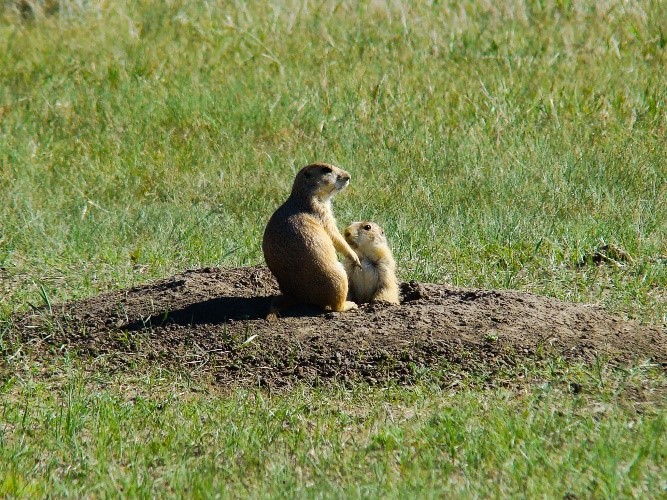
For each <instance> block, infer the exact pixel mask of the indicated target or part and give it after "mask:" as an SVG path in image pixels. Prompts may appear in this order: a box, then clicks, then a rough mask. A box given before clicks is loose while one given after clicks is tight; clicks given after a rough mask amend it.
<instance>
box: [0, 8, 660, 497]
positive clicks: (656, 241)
mask: <svg viewBox="0 0 667 500" xmlns="http://www.w3.org/2000/svg"><path fill="white" fill-rule="evenodd" d="M18 3H19V2H13V1H7V0H5V1H4V2H2V3H0V74H2V78H0V199H1V200H2V201H3V203H1V204H0V320H3V321H5V320H8V319H9V318H10V317H11V316H12V315H13V314H16V313H19V312H22V311H25V310H27V309H28V308H29V307H30V305H31V304H33V305H43V304H56V303H59V302H62V301H65V300H70V299H76V298H81V297H86V296H91V295H95V294H97V293H99V292H101V291H104V290H109V289H117V288H122V287H127V286H131V285H134V284H137V283H140V282H145V281H148V280H150V279H153V278H156V277H163V276H167V275H170V274H171V273H174V272H176V271H180V270H183V269H184V268H189V267H201V266H208V265H216V266H217V265H224V266H239V265H249V264H256V263H261V262H262V255H261V249H260V245H259V242H260V238H261V234H262V231H263V226H264V223H265V221H266V220H267V219H268V217H269V216H270V214H271V212H272V211H273V210H274V209H275V207H276V206H277V205H278V204H279V203H280V202H281V200H283V199H284V197H285V196H286V193H287V191H288V189H289V187H290V184H291V181H292V178H293V175H294V173H295V171H296V170H297V169H298V168H300V167H301V166H303V165H305V164H306V163H308V162H311V161H314V160H325V161H330V162H333V163H336V164H339V165H341V166H343V167H344V168H346V169H347V170H349V171H350V172H351V173H352V185H351V188H350V189H349V190H348V191H347V192H346V193H345V194H343V195H341V196H340V197H339V198H338V199H337V200H336V202H335V210H336V214H337V217H338V220H339V224H340V225H343V224H345V223H346V222H348V221H351V220H359V219H360V218H367V219H371V220H375V221H377V222H378V223H380V224H381V225H383V226H384V227H385V229H386V231H387V233H388V235H389V237H390V242H391V244H392V247H393V249H394V253H395V255H396V259H397V261H398V263H399V273H400V277H401V278H403V279H417V280H420V281H436V282H446V283H451V284H454V285H459V286H469V287H486V288H513V289H519V290H526V291H531V292H535V293H540V294H545V295H550V296H554V297H557V298H560V299H564V300H568V301H579V302H592V303H598V304H601V305H603V306H604V307H606V308H607V309H608V310H610V311H613V312H615V313H619V314H622V315H627V316H630V317H634V318H637V319H639V320H641V321H645V322H650V323H658V324H666V323H667V305H666V304H667V296H666V295H665V290H666V289H667V246H666V245H667V243H666V242H667V203H666V201H665V200H667V164H666V163H665V158H666V157H667V141H665V135H666V130H667V108H666V107H665V106H666V102H667V90H666V89H667V74H666V73H665V71H664V70H663V69H664V67H665V64H666V63H667V48H666V46H667V32H666V31H665V26H667V10H666V9H664V5H663V3H662V2H659V1H655V2H633V1H631V2H620V1H616V0H611V1H608V2H592V1H583V0H582V1H545V2H522V1H521V2H520V1H511V2H506V3H502V4H500V5H499V6H495V5H494V4H493V3H492V2H483V1H473V0H468V1H464V2H448V1H445V2H423V3H418V5H413V3H409V2H402V1H400V0H399V1H387V2H381V1H370V0H369V1H363V2H349V1H346V0H343V1H336V2H334V1H332V2H313V1H308V0H303V1H288V0H283V1H277V0H276V1H271V2H268V3H265V2H243V1H236V2H223V3H216V2H187V1H183V0H181V1H178V0H170V1H168V2H141V1H126V2H101V1H91V2H79V1H67V0H60V1H58V2H47V3H49V4H50V5H56V6H59V9H58V10H56V11H54V12H52V11H51V10H49V9H46V10H47V11H48V12H46V11H45V12H42V11H40V9H36V12H35V13H34V14H30V13H29V12H26V14H25V15H21V14H20V13H19V12H18V11H17V9H15V5H17V4H18ZM32 3H33V4H34V5H39V4H40V2H32ZM603 243H612V244H614V245H617V246H619V247H621V248H622V249H624V250H625V251H627V252H628V253H629V254H630V255H631V256H632V259H633V260H632V262H627V263H624V264H623V265H622V266H619V267H616V266H595V265H589V264H586V265H583V266H580V265H579V263H580V262H582V261H583V260H585V257H586V256H589V255H591V254H592V253H593V252H594V251H595V250H596V249H597V248H598V247H599V246H600V245H602V244H603ZM3 353H5V350H4V349H3ZM10 358H11V356H8V355H7V354H6V353H5V354H4V358H3V363H4V364H5V366H6V368H7V369H6V370H3V371H4V372H5V374H6V375H5V376H3V380H4V382H3V383H4V388H3V389H2V390H3V401H5V402H4V403H3V404H4V407H3V416H2V417H1V418H0V426H2V427H1V429H2V431H0V432H1V434H0V436H2V437H1V438H0V439H1V441H0V458H2V460H0V463H1V464H2V465H1V466H0V471H1V472H2V476H0V491H2V494H3V495H20V496H32V495H33V494H36V495H40V494H41V495H45V494H47V493H48V492H50V491H53V492H54V493H55V494H56V495H58V496H65V495H76V496H78V495H81V494H85V493H87V494H90V495H100V496H101V495H103V494H106V493H108V494H113V493H114V492H116V491H118V490H119V489H120V490H121V491H123V492H124V493H126V494H127V495H128V496H148V495H156V496H158V495H161V494H164V493H167V494H169V493H171V494H177V493H178V492H186V491H187V492H190V493H192V494H201V495H203V496H208V495H210V494H211V492H212V491H214V490H219V489H222V488H225V487H226V486H228V487H229V488H230V490H229V492H237V494H239V495H240V494H243V493H244V492H245V494H247V493H252V494H254V495H258V496H262V495H264V494H268V495H270V494H281V493H283V492H285V493H286V494H288V495H289V494H292V493H297V494H303V495H304V496H317V495H324V496H342V495H347V494H350V495H352V496H366V495H368V496H379V495H396V496H399V495H404V496H407V495H408V494H409V493H415V492H417V493H421V494H422V495H423V496H436V495H438V496H440V495H443V494H448V493H456V494H461V495H464V496H489V495H513V496H564V495H568V494H570V495H575V496H586V497H588V496H600V497H614V496H635V495H636V496H642V495H646V496H656V495H659V494H664V491H665V487H666V486H665V484H664V479H660V478H664V477H665V470H664V466H662V465H661V464H663V463H664V462H665V449H666V447H667V446H666V443H665V417H664V410H662V409H660V408H662V407H658V408H657V409H655V410H650V411H648V412H646V413H638V412H637V408H636V407H635V405H634V404H633V403H632V399H631V398H630V399H628V397H627V395H624V394H623V393H619V394H618V395H616V396H614V397H611V396H609V393H608V387H610V386H611V387H613V386H616V385H617V382H618V377H621V375H619V374H618V373H616V372H605V373H604V374H603V376H601V378H600V380H601V381H602V385H601V386H600V387H596V388H594V390H592V393H591V394H592V395H591V396H589V397H579V396H576V395H572V394H570V393H569V392H568V391H565V390H555V389H553V390H552V389H551V388H547V389H543V388H541V386H540V384H537V385H536V384H533V383H529V384H527V385H526V387H525V389H524V390H525V393H524V392H520V393H517V392H512V391H509V392H507V391H506V390H505V389H503V388H502V387H496V388H492V389H488V390H481V389H480V388H478V387H470V388H465V389H461V390H457V391H454V392H451V393H450V392H447V391H442V390H438V389H434V388H432V387H430V386H428V385H425V386H423V387H421V386H420V387H416V388H414V389H398V388H395V389H388V390H384V391H383V390H380V389H364V388H359V389H355V390H351V392H350V391H348V390H343V389H340V390H334V389H331V390H330V391H328V392H327V391H326V390H324V391H323V392H320V391H317V390H307V389H303V391H306V393H300V392H299V391H298V390H296V391H295V392H294V393H291V394H285V395H282V396H266V395H262V394H260V393H253V392H251V393H234V394H232V395H219V394H215V393H207V392H203V393H199V392H196V391H195V390H194V389H196V388H193V387H191V386H189V385H187V384H185V386H182V385H178V386H174V387H172V386H169V384H168V383H165V382H163V381H158V382H156V381H154V380H142V379H136V380H135V379H127V380H118V381H115V382H113V381H112V382H104V383H102V384H98V385H96V386H95V387H96V389H95V390H94V391H89V390H88V385H87V384H90V383H91V382H90V381H87V380H82V379H81V377H82V376H83V375H82V374H81V372H79V371H78V369H77V368H72V369H71V370H70V371H68V368H67V367H64V366H57V367H52V368H48V367H47V368H45V369H46V370H47V371H48V372H49V373H51V372H53V373H60V374H61V375H62V374H63V373H69V375H67V376H66V377H67V380H66V383H64V384H63V383H61V382H56V381H53V380H50V379H48V378H44V376H43V374H40V373H39V372H38V371H36V368H35V367H36V366H39V360H32V361H31V362H30V363H28V367H27V370H26V371H22V372H20V373H23V375H21V374H20V373H19V372H16V373H14V372H13V366H14V365H13V363H14V361H13V360H12V359H10ZM75 365H76V363H75ZM573 369H574V368H573ZM531 370H532V369H531ZM529 371H530V370H529ZM531 373H532V372H531ZM62 376H65V375H62ZM128 377H129V376H128ZM544 377H545V379H546V381H547V382H546V383H547V386H548V387H550V384H552V383H555V382H554V380H557V377H555V378H554V375H549V374H546V375H544ZM573 377H574V379H575V380H579V378H577V377H581V376H580V375H577V376H574V375H573ZM636 377H637V378H638V380H639V382H637V384H639V385H641V384H642V383H644V384H648V385H651V384H658V385H660V384H663V383H664V380H663V379H662V378H660V377H661V375H650V374H648V373H645V372H644V371H640V372H639V373H638V374H637V375H636ZM656 377H657V378H656ZM580 382H581V380H579V382H577V383H580ZM165 384H166V385H165ZM107 385H108V387H107ZM133 391H138V392H139V393H141V394H142V395H141V397H137V398H134V399H133V398H132V397H131V396H130V393H132V392H133ZM656 394H658V395H659V394H662V393H661V392H659V391H658V392H656ZM517 396H519V397H517ZM161 398H162V399H161ZM590 398H592V399H593V400H600V401H602V402H603V403H604V404H603V406H602V408H604V411H599V412H598V411H597V410H596V411H594V410H593V409H594V408H597V407H596V406H595V404H593V403H591V401H590V400H589V399H590ZM591 404H593V406H591ZM395 415H398V416H397V417H394V416H395ZM392 419H393V420H392ZM191 471H196V472H197V474H194V475H192V474H189V473H190V472H191ZM283 481H284V482H283ZM661 481H662V482H661ZM54 488H55V489H54ZM264 488H265V489H264ZM230 494H231V493H230Z"/></svg>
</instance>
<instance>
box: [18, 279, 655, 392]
mask: <svg viewBox="0 0 667 500" xmlns="http://www.w3.org/2000/svg"><path fill="white" fill-rule="evenodd" d="M277 294H278V287H277V285H276V282H275V280H274V279H273V276H272V275H271V273H270V272H269V271H268V269H266V268H264V267H250V268H239V269H216V268H206V269H200V270H191V271H186V272H184V273H182V274H178V275H175V276H173V277H171V278H169V279H165V280H161V281H157V282H154V283H151V284H148V285H145V286H140V287H135V288H131V289H128V290H122V291H118V292H113V293H108V294H104V295H100V296H97V297H93V298H90V299H86V300H82V301H77V302H71V303H67V304H64V305H61V306H53V307H52V309H51V311H47V310H45V309H40V310H35V311H33V312H32V313H30V314H28V315H25V316H22V317H20V318H17V319H16V320H15V327H16V328H15V330H14V331H15V332H16V334H17V336H18V341H20V342H21V344H22V345H30V346H31V347H32V348H33V349H37V350H41V351H43V352H44V353H45V354H46V353H50V354H51V355H53V354H55V355H61V354H62V353H63V352H76V353H77V355H78V356H80V357H83V359H84V360H86V359H88V360H89V361H90V366H91V367H95V366H104V367H106V368H109V369H112V370H116V369H117V370H133V369H136V367H137V366H163V367H165V368H168V369H175V370H181V369H182V370H186V371H187V372H188V373H190V374H192V375H194V376H205V377H207V378H212V379H213V380H214V381H215V382H217V383H219V384H226V385H229V386H230V387H231V386H236V385H253V386H257V385H260V386H266V387H270V388H273V387H275V388H278V387H284V386H291V385H293V384H294V383H295V382H299V381H304V382H307V383H321V382H323V381H330V380H338V381H343V382H356V381H366V382H371V383H376V382H380V383H387V382H396V383H412V382H414V381H415V379H416V378H418V377H419V376H420V374H422V373H425V372H426V371H427V372H429V373H433V372H437V373H441V374H443V377H444V378H446V375H447V373H461V372H466V373H472V374H475V375H476V376H487V377H491V376H493V374H494V373H498V371H499V370H503V369H505V368H511V367H514V366H517V365H518V364H520V363H530V362H532V361H534V360H537V359H545V358H546V357H550V356H559V357H563V358H565V359H567V360H579V361H583V362H586V363H592V362H594V361H595V360H596V359H600V358H602V359H604V360H606V361H609V362H611V363H614V364H621V365H631V364H636V363H642V362H646V361H648V362H650V363H652V364H655V365H658V366H661V367H662V368H663V369H667V329H666V328H665V327H663V326H647V325H641V324H639V323H636V322H633V321H628V320H624V319H621V318H619V317H616V316H613V315H610V314H609V313H607V312H605V311H604V310H602V309H600V308H598V307H593V306H587V305H583V304H571V303H566V302H561V301H558V300H555V299H551V298H546V297H541V296H537V295H533V294H529V293H520V292H514V291H494V290H471V289H459V288H453V287H450V286H445V285H436V284H420V283H416V282H409V283H403V284H402V286H401V304H400V305H391V304H387V303H374V304H366V305H363V306H361V307H360V308H359V309H358V310H354V311H349V312H346V313H331V312H329V313H327V312H324V311H321V310H319V309H316V308H311V307H308V306H297V307H295V308H292V309H290V310H287V311H285V313H284V314H283V315H282V317H280V318H279V319H277V320H274V321H267V320H265V319H264V317H265V315H266V313H267V311H268V309H269V305H270V304H271V301H272V299H273V297H275V296H276V295H277ZM433 368H436V370H433Z"/></svg>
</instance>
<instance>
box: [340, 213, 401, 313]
mask: <svg viewBox="0 0 667 500" xmlns="http://www.w3.org/2000/svg"><path fill="white" fill-rule="evenodd" d="M344 234H345V240H346V241H347V242H348V243H349V244H350V246H351V247H352V248H353V249H354V251H355V252H356V253H357V255H358V256H359V259H360V260H361V267H358V266H356V265H355V263H354V262H355V261H354V260H352V259H348V258H346V259H345V262H344V263H343V265H344V266H345V271H346V272H347V275H348V278H349V288H350V298H351V299H353V300H355V301H356V302H358V303H365V302H371V301H374V300H383V301H386V302H391V303H393V304H398V303H399V298H398V281H397V280H396V262H395V261H394V257H393V255H392V254H391V250H390V249H389V245H388V244H387V238H386V236H385V235H384V230H383V229H382V228H381V227H380V226H378V225H377V224H375V223H373V222H368V221H363V222H353V223H352V224H350V225H349V226H347V228H345V231H344Z"/></svg>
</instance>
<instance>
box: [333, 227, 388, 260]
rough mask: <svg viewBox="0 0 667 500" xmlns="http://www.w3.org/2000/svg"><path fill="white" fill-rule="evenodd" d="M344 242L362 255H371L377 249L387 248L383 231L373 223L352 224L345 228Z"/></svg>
mask: <svg viewBox="0 0 667 500" xmlns="http://www.w3.org/2000/svg"><path fill="white" fill-rule="evenodd" d="M343 234H344V235H345V241H347V243H348V244H349V245H350V246H351V247H352V248H353V249H354V250H355V251H357V253H359V254H362V255H369V254H370V255H372V254H373V250H375V249H377V248H378V247H386V246H387V237H386V236H385V235H384V230H383V229H382V228H381V227H380V226H379V225H377V224H376V223H375V222H369V221H361V222H353V223H352V224H350V225H349V226H347V227H346V228H345V231H344V233H343Z"/></svg>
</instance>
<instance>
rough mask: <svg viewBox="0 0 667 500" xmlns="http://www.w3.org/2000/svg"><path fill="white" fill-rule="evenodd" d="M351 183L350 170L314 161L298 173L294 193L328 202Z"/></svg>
mask: <svg viewBox="0 0 667 500" xmlns="http://www.w3.org/2000/svg"><path fill="white" fill-rule="evenodd" d="M349 183H350V174H349V172H346V171H345V170H343V169H341V168H338V167H335V166H334V165H329V164H328V163H313V164H312V165H308V166H306V167H303V168H302V169H301V170H299V173H298V174H296V178H295V179H294V185H293V186H292V194H293V195H297V196H301V197H306V198H317V199H318V200H320V201H322V202H327V201H329V200H330V199H331V197H332V196H333V195H335V194H336V193H338V192H339V191H342V190H343V189H345V188H346V187H347V185H348V184H349Z"/></svg>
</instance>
